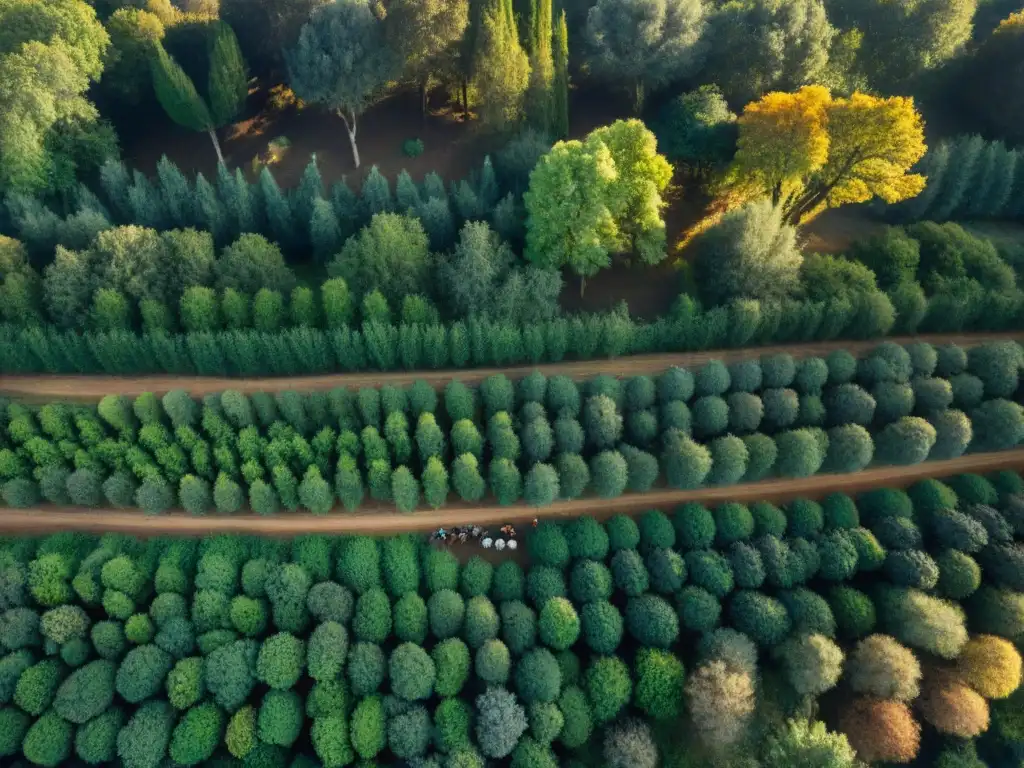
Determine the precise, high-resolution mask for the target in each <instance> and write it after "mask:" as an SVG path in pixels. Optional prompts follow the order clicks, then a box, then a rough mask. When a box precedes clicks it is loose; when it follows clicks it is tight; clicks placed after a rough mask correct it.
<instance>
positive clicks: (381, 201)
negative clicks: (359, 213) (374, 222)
mask: <svg viewBox="0 0 1024 768" xmlns="http://www.w3.org/2000/svg"><path fill="white" fill-rule="evenodd" d="M359 196H360V203H361V204H362V205H361V207H362V209H363V216H364V217H365V218H366V219H370V218H371V217H373V215H374V214H377V213H386V212H388V211H393V210H395V201H394V200H392V199H391V185H390V184H388V180H387V179H386V178H384V175H383V174H382V173H381V172H380V169H379V168H377V166H376V165H375V166H373V167H372V168H371V169H370V173H369V174H368V175H367V176H366V181H364V182H363V188H362V190H361V192H360V195H359Z"/></svg>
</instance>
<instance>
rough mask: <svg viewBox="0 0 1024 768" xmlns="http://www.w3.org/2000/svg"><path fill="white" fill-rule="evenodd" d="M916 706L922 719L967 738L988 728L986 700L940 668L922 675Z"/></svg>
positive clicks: (937, 728) (950, 732) (941, 729)
mask: <svg viewBox="0 0 1024 768" xmlns="http://www.w3.org/2000/svg"><path fill="white" fill-rule="evenodd" d="M917 706H918V709H920V711H921V716H922V717H923V718H924V720H925V722H927V723H929V724H930V725H932V726H934V727H935V728H936V730H938V731H939V732H940V733H948V734H950V735H952V736H956V737H958V738H961V739H970V738H973V737H975V736H978V735H980V734H981V733H982V732H984V731H987V730H988V723H989V711H988V702H986V701H985V699H984V698H982V697H981V696H980V695H979V694H978V693H977V692H976V691H973V690H971V689H970V688H968V687H967V686H966V685H964V684H963V683H962V682H961V681H960V680H958V679H957V678H956V676H955V675H952V674H949V673H947V672H945V671H943V670H936V671H935V672H931V673H929V675H928V676H927V677H926V678H925V682H924V689H923V691H922V693H921V698H920V699H918V702H917Z"/></svg>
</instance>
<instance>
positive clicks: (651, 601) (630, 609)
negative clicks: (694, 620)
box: [626, 595, 679, 648]
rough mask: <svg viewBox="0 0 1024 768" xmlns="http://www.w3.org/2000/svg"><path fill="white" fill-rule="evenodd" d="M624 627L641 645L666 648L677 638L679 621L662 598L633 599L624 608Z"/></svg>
mask: <svg viewBox="0 0 1024 768" xmlns="http://www.w3.org/2000/svg"><path fill="white" fill-rule="evenodd" d="M626 626H627V627H628V628H629V633H630V634H631V635H632V636H633V637H634V639H636V640H637V642H639V643H640V644H641V645H643V646H647V647H652V648H668V647H670V646H671V645H672V644H673V643H674V642H675V640H676V638H677V637H679V619H678V617H677V616H676V613H675V611H674V610H673V609H672V606H670V605H669V604H668V603H667V602H666V601H665V600H664V599H663V598H660V597H657V596H655V595H641V596H639V597H633V598H631V599H630V600H629V602H628V603H627V606H626Z"/></svg>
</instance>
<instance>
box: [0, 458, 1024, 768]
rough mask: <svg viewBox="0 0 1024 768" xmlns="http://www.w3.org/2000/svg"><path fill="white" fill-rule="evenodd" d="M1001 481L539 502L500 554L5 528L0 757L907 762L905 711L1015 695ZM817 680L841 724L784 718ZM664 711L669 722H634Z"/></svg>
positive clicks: (1009, 540) (961, 725)
mask: <svg viewBox="0 0 1024 768" xmlns="http://www.w3.org/2000/svg"><path fill="white" fill-rule="evenodd" d="M1022 492H1024V481H1022V480H1021V478H1020V476H1019V475H1016V474H1014V473H1000V474H999V475H997V476H996V477H994V478H993V479H992V481H991V482H990V481H989V480H986V479H984V478H981V477H979V476H976V475H964V476H959V477H956V478H952V479H950V481H949V484H948V485H947V484H943V483H939V482H937V481H931V480H929V481H923V482H920V483H918V484H916V485H914V486H912V487H911V488H910V489H908V491H907V492H904V491H895V490H888V489H881V490H875V491H869V492H867V493H865V494H862V495H861V496H860V497H859V498H858V499H857V500H856V501H854V500H853V499H851V498H850V497H849V496H846V495H843V494H838V493H837V494H833V495H831V496H829V497H828V498H826V499H825V500H824V501H823V502H822V503H820V504H819V503H816V502H812V501H808V500H797V501H794V502H792V503H790V504H789V505H788V506H787V507H786V508H785V509H780V508H778V507H775V506H773V505H771V504H767V503H758V504H754V505H751V506H750V507H747V506H744V505H741V504H735V503H726V504H722V505H720V506H718V507H717V508H715V509H714V510H709V509H706V508H704V507H701V506H699V505H694V504H690V505H686V506H684V507H681V508H679V509H678V510H676V511H675V513H674V514H673V515H672V516H669V515H665V514H663V513H661V512H659V511H651V512H647V513H645V514H644V515H643V516H641V517H640V518H638V519H637V520H636V521H634V520H632V519H630V518H628V517H625V516H621V515H619V516H616V517H614V518H612V519H610V520H609V521H608V522H607V523H605V524H604V525H602V524H600V523H597V522H596V521H595V520H593V519H592V518H586V517H584V518H580V519H578V520H574V521H572V522H570V523H568V524H566V525H564V526H562V525H559V524H556V523H542V524H541V525H540V526H538V527H537V529H536V530H534V531H532V532H531V535H530V536H529V537H528V539H527V549H528V551H529V556H530V562H529V565H528V566H527V567H526V568H522V567H520V566H519V565H518V564H516V563H515V562H513V561H504V562H501V563H500V564H498V565H497V566H495V565H492V564H491V563H489V562H487V561H485V560H483V559H481V558H479V557H473V558H471V559H470V560H469V561H468V562H467V563H465V564H464V565H460V564H459V562H458V560H457V559H456V558H455V556H454V555H453V554H452V553H451V552H449V551H447V550H444V549H437V548H433V547H429V546H427V545H426V543H425V542H422V541H419V540H417V539H415V538H412V537H394V538H387V539H382V540H379V541H377V540H374V539H370V538H365V537H344V538H339V539H332V538H328V537H320V536H302V537H298V538H296V539H294V540H291V541H287V540H281V539H274V540H269V539H256V538H252V537H247V538H241V537H227V536H224V537H214V538H209V539H205V540H202V541H199V542H196V541H189V540H173V539H172V540H161V539H150V540H148V541H138V540H133V539H129V538H126V537H121V538H116V539H112V538H109V537H108V538H105V539H102V540H98V539H95V538H93V537H89V536H83V535H78V534H71V533H68V534H61V535H59V536H55V537H51V538H49V539H44V540H39V541H35V540H28V539H23V540H17V539H15V540H9V541H8V542H5V546H4V548H3V550H2V551H0V562H2V563H3V565H4V570H3V577H4V580H3V585H4V587H5V588H4V590H3V593H2V604H0V609H2V613H0V617H2V621H0V644H2V647H3V649H4V651H5V652H6V655H5V656H3V657H2V658H0V682H2V683H3V685H2V687H0V756H4V757H11V756H16V755H19V754H21V755H24V757H25V758H26V759H28V760H29V761H30V762H32V763H33V764H36V765H40V766H56V765H59V764H61V763H63V762H65V761H67V760H68V759H69V758H70V757H71V755H72V754H75V755H76V756H77V757H78V758H79V759H82V760H85V761H86V762H89V763H97V762H104V761H111V760H114V759H120V761H122V762H123V763H124V764H125V765H126V766H127V768H144V767H145V766H152V765H156V764H158V763H159V762H160V761H161V760H163V759H166V758H168V757H169V758H170V759H171V760H173V761H174V762H175V763H176V764H179V765H196V764H202V763H204V762H205V761H208V760H210V759H216V758H218V757H222V756H224V757H231V758H234V759H240V760H245V761H247V762H251V761H254V760H257V759H258V760H259V761H260V762H261V764H269V765H274V766H277V765H280V766H283V765H287V764H288V762H289V760H290V759H291V758H292V757H293V756H294V755H296V754H301V752H302V751H303V750H304V749H309V748H312V751H313V753H314V754H315V756H316V759H318V760H319V761H320V762H321V763H322V764H323V765H336V766H342V765H346V764H350V763H351V762H353V761H354V760H357V759H364V760H369V759H375V760H377V761H386V760H390V759H400V760H415V759H423V760H427V761H433V762H434V763H436V764H445V765H461V766H482V765H483V764H484V760H485V759H504V758H506V757H511V760H512V764H513V765H515V766H523V767H524V768H525V767H526V766H530V768H554V766H557V765H558V764H560V761H561V760H564V759H567V758H569V757H570V756H572V755H574V754H580V753H579V752H577V750H580V749H581V748H584V747H588V746H592V747H600V748H601V750H602V752H603V755H602V757H603V762H602V764H603V765H609V766H614V767H615V768H626V766H639V767H640V768H654V766H656V765H657V764H658V763H659V747H660V748H662V749H664V750H667V751H666V752H664V753H662V754H661V755H660V757H662V758H668V757H669V756H670V754H672V753H673V752H677V753H678V752H682V751H685V750H687V749H691V750H692V749H693V748H695V747H696V748H699V749H701V750H702V751H703V752H705V753H706V754H708V755H709V757H710V758H714V759H722V760H728V759H730V758H734V757H735V756H736V755H738V754H739V753H740V752H742V751H746V753H747V755H748V756H749V754H750V751H751V749H753V750H755V754H762V753H763V754H764V755H765V758H766V760H778V761H782V762H780V763H779V764H785V765H794V764H800V762H801V761H802V760H806V759H809V758H810V756H812V755H813V756H814V757H815V759H820V758H821V757H822V755H826V756H827V757H828V759H829V762H830V765H835V766H839V767H840V768H853V766H854V765H856V764H857V763H856V760H857V759H860V760H863V761H871V762H874V761H896V762H907V761H909V760H912V759H913V758H914V757H915V756H916V754H917V752H918V749H919V745H920V740H921V725H922V724H925V725H927V726H928V727H929V728H932V729H934V730H935V731H937V732H938V733H939V734H942V735H945V736H953V737H957V738H958V739H973V738H976V737H978V736H980V735H981V734H982V733H983V732H984V731H985V730H986V729H987V728H988V725H989V722H990V707H991V709H992V710H994V711H995V712H1000V713H1003V712H1012V711H1013V709H1012V708H1013V707H1014V706H1017V704H1016V702H1015V701H1014V700H1013V699H1010V698H1009V697H1010V696H1011V694H1013V692H1014V691H1015V690H1016V689H1017V688H1018V686H1019V685H1020V682H1021V658H1020V655H1019V652H1018V651H1017V650H1016V649H1015V648H1014V646H1013V644H1012V640H1013V639H1014V638H1016V637H1017V636H1019V634H1020V633H1021V632H1022V631H1024V594H1022V593H1021V592H1020V589H1021V579H1020V571H1021V568H1020V565H1021V564H1020V559H1021V554H1020V550H1021V545H1020V544H1019V543H1017V539H1018V538H1019V537H1020V536H1021V535H1022V531H1024V527H1022V521H1024V515H1022V510H1024V506H1022V503H1021V496H1020V494H1021V493H1022ZM990 505H995V506H990ZM958 508H959V510H962V511H958ZM933 554H934V558H935V559H933ZM979 563H981V564H983V565H984V571H982V569H981V567H979ZM982 574H984V578H982ZM926 590H934V591H935V593H937V594H935V593H933V594H929V592H928V591H926ZM968 630H970V634H969V631H968ZM691 639H692V640H696V641H697V642H696V643H695V648H696V651H695V652H693V651H690V650H688V649H690V648H691V647H692V645H691V643H690V642H689V641H690V640H691ZM680 640H686V641H687V642H684V643H680V642H679V641H680ZM684 649H687V650H684ZM926 658H929V659H934V658H938V659H942V660H943V661H944V664H943V666H941V667H935V666H934V665H930V664H925V663H923V662H924V661H925V659H926ZM762 674H772V675H773V676H774V677H773V679H775V680H776V681H777V685H779V686H782V690H780V691H779V692H778V693H779V695H778V696H773V695H771V694H770V693H769V689H768V688H767V687H762V686H761V685H759V682H760V679H761V675H762ZM840 683H841V684H842V686H843V693H842V697H843V698H842V700H840V699H838V698H836V700H835V704H836V706H837V709H838V711H839V718H838V725H839V728H840V729H841V731H842V733H829V732H826V731H825V729H824V726H822V725H820V724H819V725H816V726H815V727H813V728H811V727H810V725H809V724H808V723H806V721H804V720H803V719H802V718H803V717H805V715H804V714H801V713H806V712H807V711H815V709H816V708H815V706H814V702H815V701H816V700H817V699H818V698H819V697H822V696H826V697H827V696H828V695H829V691H830V690H832V689H834V688H836V686H837V685H839V684H840ZM851 693H852V694H853V695H852V696H851V695H850V694H851ZM990 702H991V704H990ZM911 706H913V707H914V710H915V712H916V715H915V714H914V713H912V711H911V709H910V707H911ZM684 712H686V713H688V714H689V717H690V721H691V722H692V724H693V729H692V731H691V734H692V735H691V736H690V738H688V739H686V740H684V742H683V743H679V739H678V738H674V739H673V742H675V743H674V744H668V743H664V744H659V743H658V740H657V739H656V737H655V735H654V732H653V731H652V726H654V725H656V724H659V723H660V724H665V725H669V724H672V723H673V722H675V721H677V720H678V719H679V718H680V717H681V716H683V714H684ZM758 716H760V717H761V718H766V719H765V720H764V722H763V725H762V726H761V727H760V728H758V727H757V726H756V725H755V722H756V720H757V719H758ZM789 717H796V718H797V720H796V722H789V723H788V724H787V723H785V722H784V721H785V719H786V718H789ZM917 717H920V720H921V722H920V723H919V722H918V720H917ZM991 719H992V720H995V721H998V720H999V719H1000V718H995V717H993V718H991ZM306 734H308V740H307V737H306ZM883 735H884V738H882V736H883ZM595 740H599V741H600V743H599V744H598V743H593V742H595ZM304 745H306V746H304Z"/></svg>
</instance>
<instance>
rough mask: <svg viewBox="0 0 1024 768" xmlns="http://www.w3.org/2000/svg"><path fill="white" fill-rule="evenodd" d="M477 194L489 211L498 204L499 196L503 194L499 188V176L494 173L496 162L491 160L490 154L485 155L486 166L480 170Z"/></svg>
mask: <svg viewBox="0 0 1024 768" xmlns="http://www.w3.org/2000/svg"><path fill="white" fill-rule="evenodd" d="M477 196H478V197H479V198H480V202H481V204H483V206H484V208H486V209H487V210H488V211H490V210H491V209H493V208H494V206H495V205H497V204H498V198H499V197H500V196H501V192H500V191H499V189H498V177H497V175H496V174H495V173H494V164H493V163H492V162H491V156H490V155H486V156H485V157H484V167H483V169H482V170H481V171H480V184H479V191H478V192H477Z"/></svg>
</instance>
